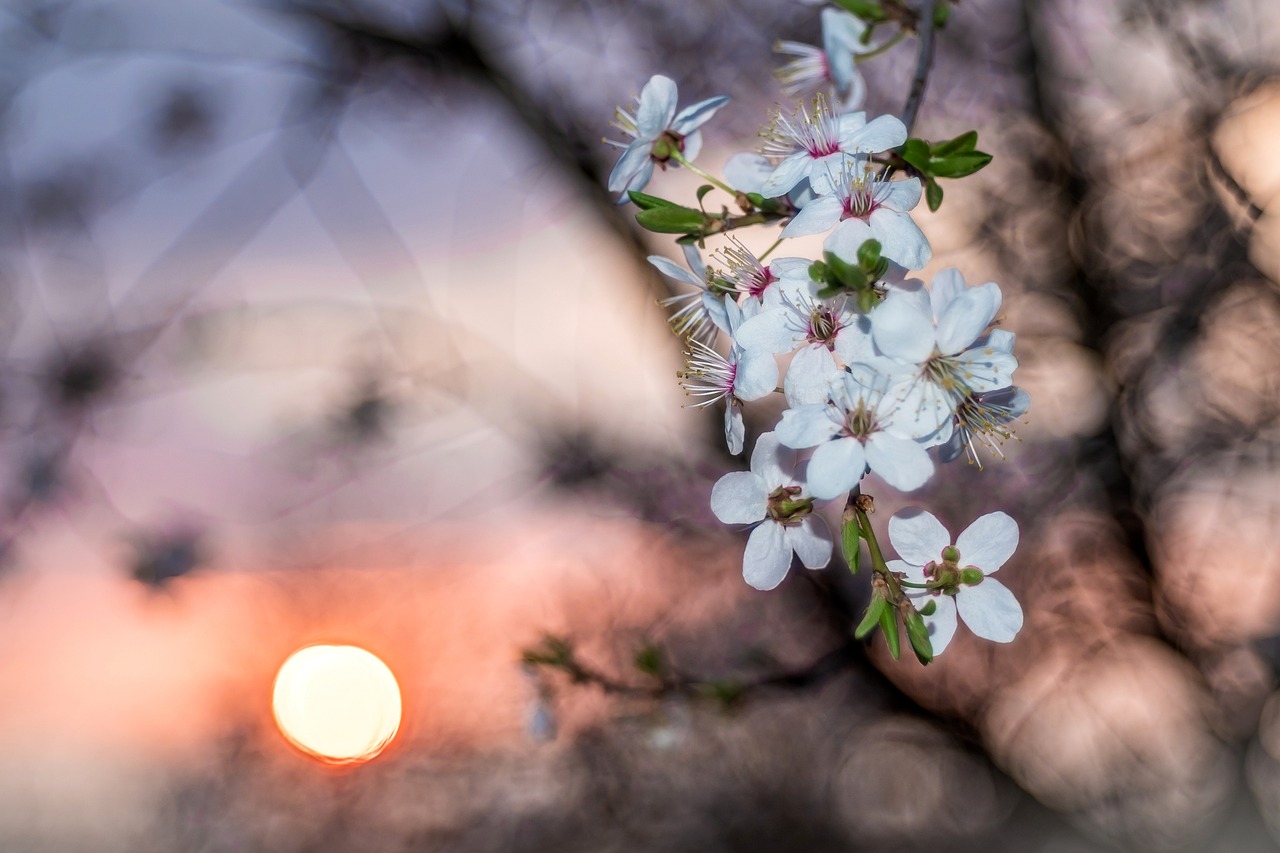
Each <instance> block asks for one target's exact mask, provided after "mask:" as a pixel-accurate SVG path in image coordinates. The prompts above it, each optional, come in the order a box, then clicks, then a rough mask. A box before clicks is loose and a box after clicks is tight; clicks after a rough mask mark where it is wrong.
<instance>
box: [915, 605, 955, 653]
mask: <svg viewBox="0 0 1280 853" xmlns="http://www.w3.org/2000/svg"><path fill="white" fill-rule="evenodd" d="M927 601H932V602H933V604H934V607H935V608H936V609H935V610H934V611H933V615H932V616H925V615H924V614H921V617H920V618H922V619H924V624H925V627H927V628H928V629H929V645H930V646H932V647H933V654H934V655H935V656H937V655H940V654H942V653H943V652H944V651H946V650H947V646H949V645H951V638H952V637H954V636H955V635H956V600H955V598H952V597H951V596H949V595H926V596H922V597H920V598H919V599H918V600H916V601H915V605H916V609H917V610H918V609H920V608H921V607H924V605H925V602H927Z"/></svg>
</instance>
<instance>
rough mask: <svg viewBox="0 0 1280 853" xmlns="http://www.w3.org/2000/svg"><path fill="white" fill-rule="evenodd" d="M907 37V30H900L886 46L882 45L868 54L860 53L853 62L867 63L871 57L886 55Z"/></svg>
mask: <svg viewBox="0 0 1280 853" xmlns="http://www.w3.org/2000/svg"><path fill="white" fill-rule="evenodd" d="M906 37H907V31H906V30H905V29H900V30H898V32H897V33H896V34H895V35H894V37H893V38H891V39H889V40H888V41H887V42H885V43H884V44H882V45H880V46H879V47H876V48H872V49H871V50H868V51H867V52H866V53H859V54H858V55H857V56H855V57H854V58H853V61H854V62H866V61H867V60H868V59H870V58H871V57H873V56H879V55H880V54H882V53H885V52H886V51H888V50H890V49H891V48H893V47H894V46H896V45H897V44H898V42H900V41H902V40H903V39H904V38H906Z"/></svg>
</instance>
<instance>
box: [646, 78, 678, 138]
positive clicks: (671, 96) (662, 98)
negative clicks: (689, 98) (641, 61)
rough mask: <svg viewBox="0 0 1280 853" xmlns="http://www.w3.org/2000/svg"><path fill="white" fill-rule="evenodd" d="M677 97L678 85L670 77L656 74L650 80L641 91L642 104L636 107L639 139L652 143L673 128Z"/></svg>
mask: <svg viewBox="0 0 1280 853" xmlns="http://www.w3.org/2000/svg"><path fill="white" fill-rule="evenodd" d="M677 97H678V96H677V94H676V83H675V81H674V80H672V79H671V78H670V77H663V76H662V75H661V74H655V75H653V76H652V77H650V78H649V82H648V83H645V84H644V88H643V89H641V90H640V104H639V106H637V107H636V131H637V134H638V135H637V139H645V140H648V141H650V142H652V141H653V140H655V139H657V138H658V137H659V136H660V135H662V132H663V131H664V130H666V129H667V128H668V127H670V126H671V120H672V119H673V118H675V114H676V98H677Z"/></svg>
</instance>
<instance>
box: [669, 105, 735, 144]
mask: <svg viewBox="0 0 1280 853" xmlns="http://www.w3.org/2000/svg"><path fill="white" fill-rule="evenodd" d="M727 103H729V98H728V97H727V96H725V95H720V96H719V97H716V98H707V99H706V100H705V101H698V103H696V104H690V105H689V106H687V107H685V108H684V109H682V110H681V111H680V112H678V113H676V117H675V118H674V119H673V120H672V122H671V129H672V130H674V131H675V132H676V133H682V134H685V135H686V136H687V135H688V134H690V133H692V132H693V131H695V130H697V129H698V128H700V127H702V125H704V124H706V123H707V122H708V121H709V120H710V119H711V117H712V116H713V115H715V114H716V112H717V111H718V110H719V109H720V108H721V107H723V106H724V105H725V104H727Z"/></svg>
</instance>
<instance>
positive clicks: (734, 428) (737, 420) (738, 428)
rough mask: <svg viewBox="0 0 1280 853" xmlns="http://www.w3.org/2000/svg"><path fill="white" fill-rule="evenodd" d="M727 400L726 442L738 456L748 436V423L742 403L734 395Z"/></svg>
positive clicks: (725, 408)
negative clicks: (743, 417) (743, 414)
mask: <svg viewBox="0 0 1280 853" xmlns="http://www.w3.org/2000/svg"><path fill="white" fill-rule="evenodd" d="M725 402H726V405H725V407H724V443H725V446H727V447H728V448H729V453H731V454H732V455H734V456H737V455H738V454H739V453H741V452H742V446H743V442H744V441H746V438H747V425H746V422H745V421H744V420H743V419H742V404H741V403H739V402H738V401H737V400H735V399H733V398H732V397H730V398H729V399H728V400H727V401H725ZM740 473H744V472H740ZM752 476H755V475H754V474H753V475H752Z"/></svg>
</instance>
